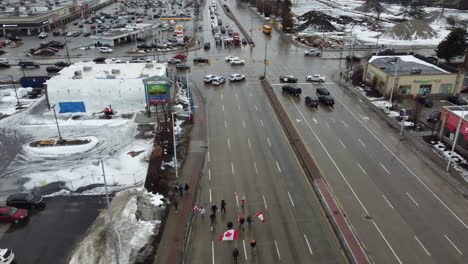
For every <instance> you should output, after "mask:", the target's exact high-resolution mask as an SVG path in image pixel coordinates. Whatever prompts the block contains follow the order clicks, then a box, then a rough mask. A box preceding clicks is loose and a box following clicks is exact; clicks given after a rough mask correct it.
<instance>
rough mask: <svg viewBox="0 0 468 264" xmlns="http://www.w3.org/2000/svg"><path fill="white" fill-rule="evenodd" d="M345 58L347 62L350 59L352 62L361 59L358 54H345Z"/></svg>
mask: <svg viewBox="0 0 468 264" xmlns="http://www.w3.org/2000/svg"><path fill="white" fill-rule="evenodd" d="M345 59H346V61H347V62H350V61H351V60H352V61H353V62H359V61H361V58H360V57H358V56H346V57H345Z"/></svg>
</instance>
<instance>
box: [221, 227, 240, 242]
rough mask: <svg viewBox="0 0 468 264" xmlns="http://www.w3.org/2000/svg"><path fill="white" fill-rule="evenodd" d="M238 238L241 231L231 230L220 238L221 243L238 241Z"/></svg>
mask: <svg viewBox="0 0 468 264" xmlns="http://www.w3.org/2000/svg"><path fill="white" fill-rule="evenodd" d="M238 237H239V230H236V229H229V230H228V231H226V232H224V233H223V234H222V235H221V236H219V241H226V240H237V238H238Z"/></svg>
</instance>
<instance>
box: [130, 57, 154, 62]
mask: <svg viewBox="0 0 468 264" xmlns="http://www.w3.org/2000/svg"><path fill="white" fill-rule="evenodd" d="M131 62H133V63H147V62H151V60H150V59H148V58H146V57H135V58H132V60H131Z"/></svg>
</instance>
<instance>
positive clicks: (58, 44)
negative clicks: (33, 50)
mask: <svg viewBox="0 0 468 264" xmlns="http://www.w3.org/2000/svg"><path fill="white" fill-rule="evenodd" d="M49 47H52V48H56V49H63V47H65V42H62V41H58V40H53V41H51V42H50V43H49Z"/></svg>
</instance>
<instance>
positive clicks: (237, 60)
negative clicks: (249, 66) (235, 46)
mask: <svg viewBox="0 0 468 264" xmlns="http://www.w3.org/2000/svg"><path fill="white" fill-rule="evenodd" d="M244 64H245V61H244V60H241V59H239V58H236V59H232V60H231V65H244Z"/></svg>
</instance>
